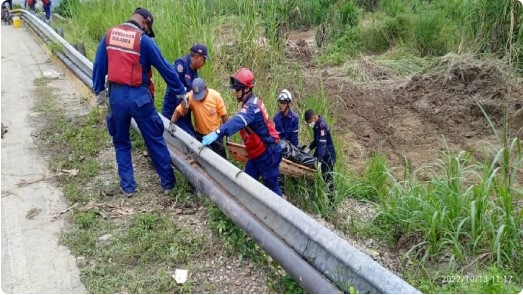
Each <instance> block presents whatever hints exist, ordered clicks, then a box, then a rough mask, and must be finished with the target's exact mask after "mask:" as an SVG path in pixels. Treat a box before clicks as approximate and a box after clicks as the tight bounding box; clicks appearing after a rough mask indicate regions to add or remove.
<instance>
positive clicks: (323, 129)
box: [316, 122, 329, 161]
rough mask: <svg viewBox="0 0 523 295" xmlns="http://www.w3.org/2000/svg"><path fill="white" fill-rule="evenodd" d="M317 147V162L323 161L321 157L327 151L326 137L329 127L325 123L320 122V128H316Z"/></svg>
mask: <svg viewBox="0 0 523 295" xmlns="http://www.w3.org/2000/svg"><path fill="white" fill-rule="evenodd" d="M318 127H319V128H318V135H319V136H318V146H317V147H316V149H317V150H316V156H317V158H318V160H320V161H321V160H323V157H324V156H325V151H326V150H327V135H328V132H329V127H328V126H327V124H326V123H324V122H322V123H321V124H320V126H318Z"/></svg>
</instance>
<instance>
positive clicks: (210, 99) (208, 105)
mask: <svg viewBox="0 0 523 295" xmlns="http://www.w3.org/2000/svg"><path fill="white" fill-rule="evenodd" d="M207 90H208V93H207V96H206V97H205V99H204V100H203V101H202V100H200V101H196V100H194V98H193V92H192V91H191V92H189V108H191V109H192V111H193V116H194V129H195V130H196V132H198V133H201V134H203V135H207V134H209V133H211V132H213V131H214V130H216V129H218V127H220V125H221V122H222V119H221V117H222V116H223V115H227V110H226V109H225V104H224V103H223V98H222V96H221V94H220V93H219V92H218V91H216V90H214V89H211V88H207ZM176 111H178V112H179V113H181V114H183V112H182V106H181V104H180V105H178V107H176Z"/></svg>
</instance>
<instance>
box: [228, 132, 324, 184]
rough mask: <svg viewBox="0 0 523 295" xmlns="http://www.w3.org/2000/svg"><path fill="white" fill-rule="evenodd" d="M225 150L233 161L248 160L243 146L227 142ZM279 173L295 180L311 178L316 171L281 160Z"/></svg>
mask: <svg viewBox="0 0 523 295" xmlns="http://www.w3.org/2000/svg"><path fill="white" fill-rule="evenodd" d="M227 148H228V149H229V154H230V155H231V157H232V158H233V159H235V160H236V161H239V162H243V163H245V162H247V159H248V158H247V151H246V150H245V145H243V144H238V143H234V142H230V141H227ZM280 173H281V174H284V175H289V176H292V177H297V178H300V177H305V178H313V177H314V174H316V170H314V169H311V168H309V167H305V166H303V165H300V164H298V163H294V162H292V161H290V160H288V159H285V158H282V159H281V163H280Z"/></svg>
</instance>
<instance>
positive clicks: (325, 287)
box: [22, 11, 420, 294]
mask: <svg viewBox="0 0 523 295" xmlns="http://www.w3.org/2000/svg"><path fill="white" fill-rule="evenodd" d="M22 19H23V21H24V23H26V24H29V26H30V27H31V28H32V29H33V30H34V31H35V32H36V33H37V34H38V35H39V36H40V37H42V39H43V40H44V41H46V42H51V43H54V44H55V46H56V45H58V46H60V48H62V50H59V52H55V53H56V54H57V56H58V57H59V58H60V59H61V60H62V61H63V62H64V63H65V64H66V65H67V66H68V67H69V68H70V69H71V70H72V71H73V72H74V73H75V74H76V75H77V76H78V77H79V78H80V79H81V80H82V81H83V82H84V83H85V84H86V85H87V86H89V87H92V81H91V77H92V68H93V65H92V63H91V62H90V61H89V60H88V59H87V58H85V57H84V56H82V55H81V54H80V53H79V52H78V51H76V50H75V49H74V48H73V47H72V46H71V45H70V44H69V43H67V41H65V40H64V39H63V38H62V37H60V35H58V34H57V33H56V32H54V31H53V30H52V29H51V28H50V27H49V26H47V25H46V24H45V23H44V22H43V21H41V20H40V19H38V18H37V17H36V16H34V15H32V14H30V13H28V12H26V11H23V16H22ZM162 118H163V121H164V127H165V133H164V137H165V139H166V141H167V143H168V147H169V150H170V153H171V162H172V163H173V165H174V166H175V167H176V168H177V169H179V170H180V171H181V172H182V173H183V174H184V175H185V176H186V177H187V179H188V180H189V181H190V182H191V183H192V184H193V185H194V186H195V187H196V188H197V189H198V190H199V191H200V192H202V193H203V194H204V195H206V196H207V197H208V198H209V199H210V200H211V201H212V202H213V203H214V204H215V205H216V206H217V207H218V208H220V210H222V211H223V212H224V213H225V214H226V215H227V216H228V217H229V218H231V220H232V221H234V222H235V223H236V224H237V225H238V226H239V227H240V228H242V229H243V230H244V231H245V232H246V233H247V234H248V235H249V236H250V237H251V238H252V239H253V240H255V241H256V242H257V243H258V245H260V247H261V248H262V249H264V250H265V251H266V252H267V253H268V254H269V255H270V256H271V257H272V258H274V259H275V260H276V261H277V262H278V263H279V264H280V265H281V266H282V267H283V268H284V269H285V270H286V271H287V272H288V273H289V274H290V275H291V276H293V277H294V278H295V279H296V280H297V281H298V282H299V283H300V284H301V285H302V286H303V287H304V288H305V289H306V290H307V291H308V292H311V293H339V292H349V288H350V287H351V286H352V287H353V288H355V289H356V290H358V291H359V292H360V293H396V294H398V293H409V294H414V293H420V292H419V291H418V290H417V289H415V288H414V287H412V286H411V285H409V284H408V283H406V282H405V281H403V280H402V279H400V278H399V277H397V276H396V275H394V274H393V273H392V272H391V271H389V270H388V269H386V268H384V267H383V266H381V265H380V264H378V263H377V262H375V261H374V260H372V259H371V258H370V257H369V256H367V255H365V254H364V253H362V252H361V251H360V250H358V249H356V248H355V247H353V246H352V245H350V244H349V243H348V242H347V241H346V240H344V239H342V238H341V237H339V236H338V235H336V234H335V233H333V232H332V231H330V230H329V229H327V228H326V227H324V226H322V225H320V224H319V223H318V222H317V221H316V220H314V219H313V218H311V217H310V216H309V215H307V214H305V213H304V212H302V211H301V210H299V209H298V208H296V207H294V206H293V205H292V204H290V203H288V202H287V201H285V200H284V199H282V198H280V197H278V196H277V195H276V194H274V193H273V192H272V191H270V190H269V189H268V188H266V187H265V186H264V185H262V184H261V183H259V182H258V181H256V180H254V179H252V178H251V177H250V176H248V175H247V174H246V173H245V172H243V171H241V170H240V169H238V168H237V167H236V166H234V165H233V164H231V163H230V162H228V161H227V160H225V159H223V158H221V157H220V156H218V155H217V154H215V153H214V152H213V151H212V150H210V149H209V148H206V147H204V146H202V145H201V143H200V142H198V141H197V140H196V139H194V138H192V137H191V136H189V135H188V134H187V133H185V132H184V131H183V130H181V129H179V128H171V127H170V126H169V120H167V119H166V118H164V117H162ZM133 125H134V124H133ZM134 127H136V126H134Z"/></svg>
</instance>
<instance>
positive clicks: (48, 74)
mask: <svg viewBox="0 0 523 295" xmlns="http://www.w3.org/2000/svg"><path fill="white" fill-rule="evenodd" d="M44 77H45V78H46V79H51V80H55V79H58V78H60V73H58V72H56V71H53V70H47V71H45V72H44Z"/></svg>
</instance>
